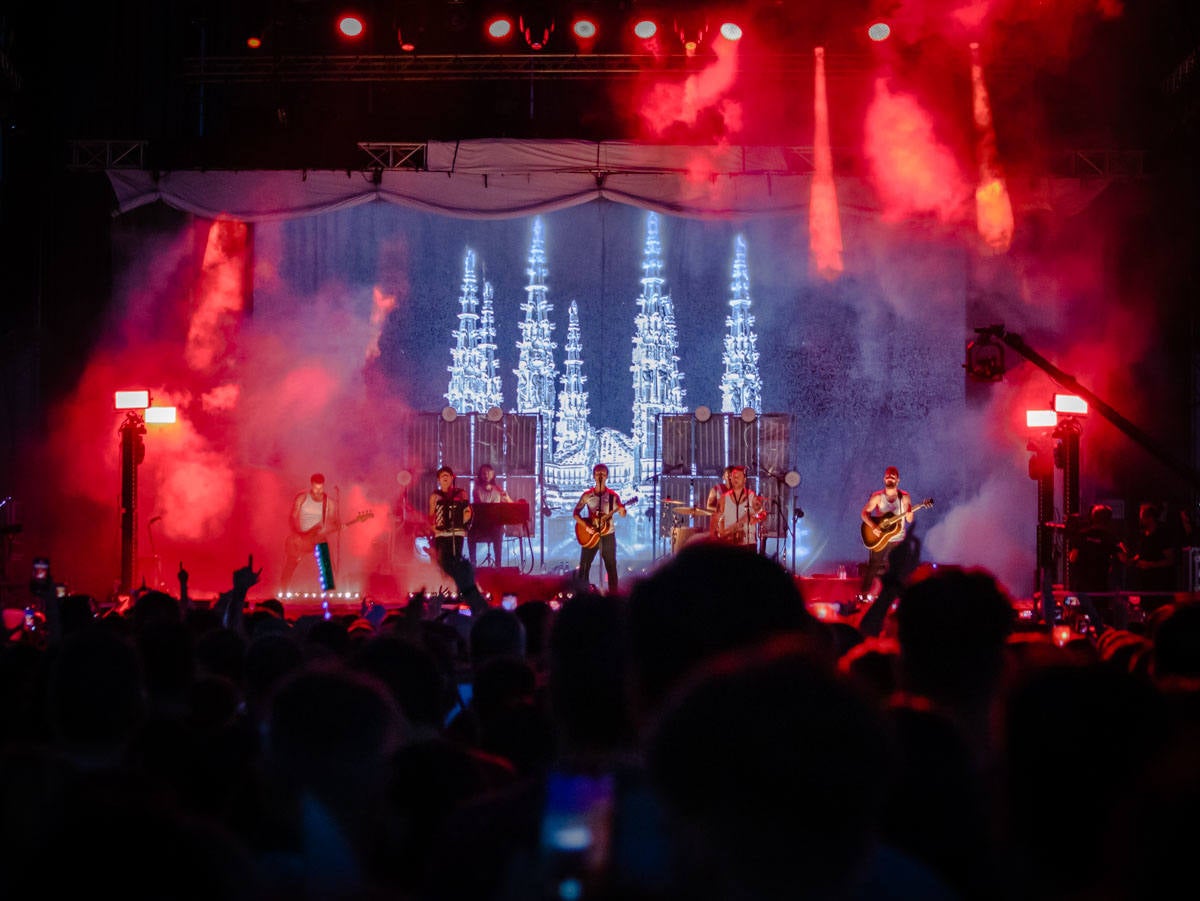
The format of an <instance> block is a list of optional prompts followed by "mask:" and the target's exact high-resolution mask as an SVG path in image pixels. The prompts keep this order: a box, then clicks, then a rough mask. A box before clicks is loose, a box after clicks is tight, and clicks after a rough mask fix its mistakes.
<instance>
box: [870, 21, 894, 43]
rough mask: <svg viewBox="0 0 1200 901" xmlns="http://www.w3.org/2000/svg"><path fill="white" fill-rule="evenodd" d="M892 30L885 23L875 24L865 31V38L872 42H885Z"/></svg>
mask: <svg viewBox="0 0 1200 901" xmlns="http://www.w3.org/2000/svg"><path fill="white" fill-rule="evenodd" d="M891 33H892V29H891V27H890V26H889V25H888V24H887V23H886V22H875V23H873V24H872V25H871V27H870V28H868V29H867V37H869V38H870V39H871V40H873V41H886V40H887V39H888V37H890V36H891Z"/></svg>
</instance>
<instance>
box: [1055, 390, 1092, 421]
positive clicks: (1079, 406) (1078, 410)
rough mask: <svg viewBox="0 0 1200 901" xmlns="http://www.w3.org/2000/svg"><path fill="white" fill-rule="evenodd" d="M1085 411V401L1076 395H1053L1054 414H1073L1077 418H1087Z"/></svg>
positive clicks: (1086, 407) (1086, 408)
mask: <svg viewBox="0 0 1200 901" xmlns="http://www.w3.org/2000/svg"><path fill="white" fill-rule="evenodd" d="M1087 411H1088V405H1087V401H1086V400H1084V399H1083V398H1082V397H1079V396H1078V395H1075V394H1056V395H1054V412H1056V413H1074V414H1076V415H1078V416H1087Z"/></svg>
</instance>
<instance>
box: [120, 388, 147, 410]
mask: <svg viewBox="0 0 1200 901" xmlns="http://www.w3.org/2000/svg"><path fill="white" fill-rule="evenodd" d="M148 406H150V392H149V391H145V390H140V389H139V390H137V391H117V392H116V393H115V396H114V405H113V409H115V410H118V411H120V410H144V409H146V408H147V407H148Z"/></svg>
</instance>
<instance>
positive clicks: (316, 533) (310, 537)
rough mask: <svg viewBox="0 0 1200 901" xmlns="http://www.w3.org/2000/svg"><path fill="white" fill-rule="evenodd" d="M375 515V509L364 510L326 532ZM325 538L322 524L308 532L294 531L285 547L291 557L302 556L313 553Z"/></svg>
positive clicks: (286, 541) (285, 542)
mask: <svg viewBox="0 0 1200 901" xmlns="http://www.w3.org/2000/svg"><path fill="white" fill-rule="evenodd" d="M374 515H375V511H374V510H362V511H360V512H359V514H358V515H357V516H355V517H354V518H353V519H351V520H348V521H347V522H344V523H342V524H341V525H340V526H338V527H337V528H335V529H330V530H329V531H328V532H326V533H325V534H326V535H327V534H330V533H331V532H336V531H338V529H344V528H346V527H347V526H352V525H354V524H355V523H359V522H363V521H365V520H368V519H370V518H371V517H372V516H374ZM322 540H323V535H322V533H321V524H320V523H317V525H315V526H313V527H312V528H311V529H309V530H308V531H307V532H292V533H291V534H290V535H288V537H287V538H286V539H285V541H284V549H285V551H286V552H287V554H288V555H289V556H291V557H302V556H304V555H305V554H311V553H312V552H313V551H314V550H315V549H316V547H317V545H318V544H320V543H321V541H322Z"/></svg>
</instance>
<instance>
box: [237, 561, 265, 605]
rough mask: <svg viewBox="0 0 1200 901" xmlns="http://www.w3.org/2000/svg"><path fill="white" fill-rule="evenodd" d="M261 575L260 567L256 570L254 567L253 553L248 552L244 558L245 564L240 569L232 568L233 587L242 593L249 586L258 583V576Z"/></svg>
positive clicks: (247, 589)
mask: <svg viewBox="0 0 1200 901" xmlns="http://www.w3.org/2000/svg"><path fill="white" fill-rule="evenodd" d="M261 576H262V567H259V569H258V570H257V571H256V570H255V569H254V555H253V554H250V555H249V556H248V557H247V558H246V565H245V566H243V567H242V568H241V569H237V570H234V573H233V588H234V591H238V592H241V593H242V594H243V595H244V594H245V593H246V592H247V591H249V590H250V588H251V587H253V586H254V585H257V584H258V580H259V577H261Z"/></svg>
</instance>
